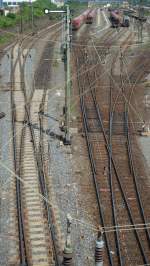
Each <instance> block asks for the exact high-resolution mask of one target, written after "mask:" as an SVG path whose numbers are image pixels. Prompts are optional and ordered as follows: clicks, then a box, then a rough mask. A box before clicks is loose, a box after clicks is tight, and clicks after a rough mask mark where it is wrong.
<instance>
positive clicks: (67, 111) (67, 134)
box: [65, 5, 71, 144]
mask: <svg viewBox="0 0 150 266" xmlns="http://www.w3.org/2000/svg"><path fill="white" fill-rule="evenodd" d="M66 7H67V13H66V26H67V36H66V49H67V51H66V54H67V63H66V64H67V69H66V72H67V73H66V97H65V101H66V102H65V106H66V108H65V143H66V144H70V142H71V139H70V96H71V95H70V94H71V93H70V90H71V80H70V9H69V6H68V5H67V6H66Z"/></svg>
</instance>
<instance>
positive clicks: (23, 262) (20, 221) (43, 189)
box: [11, 32, 60, 266]
mask: <svg viewBox="0 0 150 266" xmlns="http://www.w3.org/2000/svg"><path fill="white" fill-rule="evenodd" d="M42 34H44V32H42ZM38 38H40V37H38ZM23 41H26V38H24V39H23V40H21V42H20V47H21V45H22V44H23ZM34 41H36V40H34ZM33 45H34V43H32V44H31V46H30V48H29V49H28V52H27V54H26V56H25V57H24V60H23V65H22V64H21V55H23V54H22V51H21V49H19V52H18V57H17V60H16V62H15V66H16V64H17V62H18V61H19V67H20V71H21V88H22V91H23V93H24V97H25V102H26V104H25V117H24V121H25V122H26V123H27V125H28V126H29V128H30V132H31V137H32V143H33V149H34V154H35V158H36V163H37V170H38V175H39V182H40V187H41V193H42V195H44V197H45V198H46V199H47V198H48V192H47V188H46V185H45V180H44V178H43V177H42V174H43V173H42V171H43V169H41V165H40V162H39V158H38V150H37V147H36V142H35V135H34V130H33V127H32V124H31V119H30V103H31V100H32V96H33V91H32V93H31V95H30V97H29V99H28V97H27V92H26V90H25V81H24V68H25V62H26V58H27V56H28V54H29V52H30V49H31V48H32V46H33ZM11 80H12V78H11ZM11 84H13V82H11ZM12 93H13V90H12ZM11 95H12V96H11V100H12V106H13V108H14V109H13V112H12V123H13V142H14V144H13V146H14V162H15V171H17V165H16V161H17V160H16V133H15V106H14V104H13V103H14V98H13V94H11ZM23 139H24V128H23V129H22V133H21V143H20V158H19V161H20V162H21V158H22V152H21V147H22V143H23ZM20 165H21V164H20ZM20 170H21V167H20V169H18V171H17V173H18V175H19V176H21V172H20ZM16 191H17V210H18V227H19V228H18V230H19V239H20V241H19V247H20V260H21V265H22V266H28V265H29V263H28V259H27V252H26V243H25V232H24V224H23V211H22V210H23V207H22V196H21V182H20V180H19V179H17V180H16ZM44 205H45V206H46V209H47V219H48V227H49V230H50V232H51V238H52V242H53V251H54V257H55V265H56V266H60V263H59V261H58V256H57V251H56V244H55V236H54V235H55V232H54V225H53V224H52V218H51V215H50V208H49V204H48V203H47V202H45V201H44Z"/></svg>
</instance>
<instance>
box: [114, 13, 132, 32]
mask: <svg viewBox="0 0 150 266" xmlns="http://www.w3.org/2000/svg"><path fill="white" fill-rule="evenodd" d="M110 21H111V25H112V27H113V28H117V27H129V26H130V19H129V16H126V15H124V14H122V13H119V11H110Z"/></svg>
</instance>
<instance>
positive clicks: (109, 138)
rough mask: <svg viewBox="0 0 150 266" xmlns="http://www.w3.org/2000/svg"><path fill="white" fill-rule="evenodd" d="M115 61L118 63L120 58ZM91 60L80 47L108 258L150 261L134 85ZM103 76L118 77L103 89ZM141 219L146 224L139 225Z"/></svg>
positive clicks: (132, 262)
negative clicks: (135, 138) (134, 134)
mask: <svg viewBox="0 0 150 266" xmlns="http://www.w3.org/2000/svg"><path fill="white" fill-rule="evenodd" d="M76 54H77V53H76ZM93 54H94V53H93ZM89 58H90V65H89ZM93 62H94V63H95V56H94V55H93ZM112 62H113V63H112V64H113V65H112V68H113V67H114V63H115V60H113V61H112ZM91 64H92V58H91V56H88V55H87V54H85V51H83V50H82V49H81V50H80V51H79V50H78V55H77V69H82V71H83V73H84V74H83V75H82V76H81V74H80V73H78V84H79V94H80V103H81V110H82V116H83V124H84V131H85V136H86V141H87V147H88V153H89V158H90V162H91V169H92V175H93V180H94V185H95V189H96V195H97V200H98V206H99V212H100V224H101V225H102V227H103V228H104V239H105V244H106V249H107V254H106V252H105V256H104V264H105V265H137V264H138V265H139V264H141V265H142V264H148V263H149V262H150V255H149V254H150V248H149V247H150V246H149V243H150V241H149V232H148V229H146V228H145V225H144V224H145V223H147V222H148V220H146V217H147V216H146V217H145V211H144V207H145V206H143V203H142V198H143V197H144V193H142V194H140V193H141V191H139V189H138V188H139V187H138V185H137V180H138V174H137V173H136V174H135V171H134V170H135V169H136V167H135V160H134V162H133V153H132V146H131V136H130V134H129V126H128V125H129V123H128V113H127V111H126V108H127V106H128V105H129V104H130V100H131V97H130V93H131V88H130V90H129V87H128V88H127V90H126V91H124V81H123V77H122V75H120V79H119V81H118V80H117V81H116V80H115V78H113V72H112V71H111V68H110V69H109V71H107V72H108V74H107V75H106V76H107V77H106V76H104V77H102V78H100V75H101V72H102V71H103V70H101V68H102V65H101V66H99V67H97V68H96V69H94V68H93V69H94V71H93V72H92V73H91V72H90V71H88V68H89V67H91ZM120 72H121V71H120ZM79 74H80V75H79ZM109 75H110V77H111V78H110V79H108V77H109ZM128 78H129V77H128ZM102 79H106V80H107V81H109V80H111V81H112V80H113V81H115V82H109V83H107V86H106V91H105V93H104V92H103V91H101V86H102V85H101V84H102V83H103V81H102ZM98 84H99V85H98ZM103 90H104V89H103ZM100 99H101V100H100ZM103 101H104V102H103ZM118 122H119V124H118ZM117 124H118V125H117ZM116 125H117V126H116ZM145 191H146V188H145ZM140 225H141V226H142V230H139V226H140ZM133 247H134V249H133Z"/></svg>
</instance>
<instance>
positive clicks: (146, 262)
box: [96, 103, 148, 264]
mask: <svg viewBox="0 0 150 266" xmlns="http://www.w3.org/2000/svg"><path fill="white" fill-rule="evenodd" d="M96 109H97V113H98V117H99V121H100V124H101V127H102V132H103V136H104V139H105V143H106V149H107V152H108V154H109V153H110V147H109V143H108V140H107V136H106V132H105V129H104V125H103V122H102V118H101V112H100V108H99V105H98V104H97V103H96ZM111 161H112V165H113V168H114V171H115V175H116V177H117V181H118V184H119V187H120V191H121V194H122V197H123V200H124V202H125V205H126V208H127V211H128V215H129V218H130V222H131V224H132V225H133V227H134V233H135V236H136V240H137V243H138V245H139V249H140V252H141V255H142V258H143V262H144V263H145V264H148V261H147V257H146V255H145V251H144V248H143V246H142V243H141V240H140V237H139V234H138V232H137V229H136V226H135V225H134V219H133V216H132V211H131V209H130V206H129V204H128V202H127V199H126V196H125V193H124V189H123V186H122V183H121V180H120V176H119V174H118V170H117V166H116V162H115V160H114V158H113V157H112V156H111Z"/></svg>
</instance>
